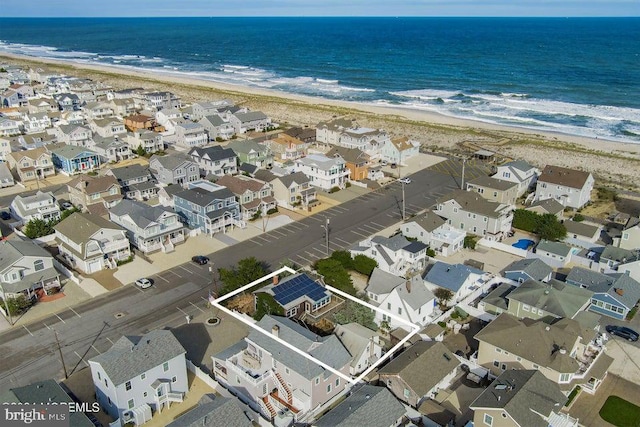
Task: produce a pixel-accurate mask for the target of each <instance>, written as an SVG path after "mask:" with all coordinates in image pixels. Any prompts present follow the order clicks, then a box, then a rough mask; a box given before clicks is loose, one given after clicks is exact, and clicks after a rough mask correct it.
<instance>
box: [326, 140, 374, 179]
mask: <svg viewBox="0 0 640 427" xmlns="http://www.w3.org/2000/svg"><path fill="white" fill-rule="evenodd" d="M326 156H327V157H335V156H339V157H340V158H342V159H344V161H345V163H346V166H347V169H349V172H350V174H349V179H350V180H351V181H362V180H363V179H367V178H368V177H369V155H368V154H365V153H364V152H363V151H361V150H359V149H357V148H345V147H333V148H332V149H331V150H329V152H327V153H326Z"/></svg>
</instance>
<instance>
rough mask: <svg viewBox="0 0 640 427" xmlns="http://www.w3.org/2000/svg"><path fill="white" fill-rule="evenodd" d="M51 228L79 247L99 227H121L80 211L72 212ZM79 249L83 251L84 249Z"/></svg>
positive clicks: (82, 245)
mask: <svg viewBox="0 0 640 427" xmlns="http://www.w3.org/2000/svg"><path fill="white" fill-rule="evenodd" d="M53 228H54V229H55V230H56V231H58V232H59V233H61V234H62V235H64V236H66V237H67V238H69V239H71V240H72V241H73V242H75V243H78V244H80V247H81V248H83V247H84V245H85V244H86V243H87V241H88V240H89V238H90V237H91V236H93V235H94V234H95V233H97V232H98V231H100V230H101V229H108V230H122V227H120V226H119V225H118V224H115V223H113V222H111V221H109V220H108V219H105V218H103V217H101V216H98V215H91V214H88V213H82V212H74V213H73V214H71V215H69V217H67V218H65V219H64V220H62V221H61V222H59V223H58V224H56V225H54V226H53ZM81 250H82V251H83V250H84V249H81Z"/></svg>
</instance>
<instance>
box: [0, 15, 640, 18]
mask: <svg viewBox="0 0 640 427" xmlns="http://www.w3.org/2000/svg"><path fill="white" fill-rule="evenodd" d="M92 18H102V19H132V18H144V19H154V18H209V19H212V18H234V19H235V18H254V19H269V18H364V19H370V18H374V19H375V18H416V19H424V18H430V19H441V18H456V19H473V18H481V19H523V18H526V19H610V18H625V19H629V18H631V19H637V18H640V15H505V16H500V15H262V16H250V15H219V16H216V15H178V16H176V15H151V16H147V15H127V16H98V15H86V16H84V15H83V16H21V15H17V16H3V17H0V19H92Z"/></svg>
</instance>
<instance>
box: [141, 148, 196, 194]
mask: <svg viewBox="0 0 640 427" xmlns="http://www.w3.org/2000/svg"><path fill="white" fill-rule="evenodd" d="M149 169H150V170H151V173H153V176H154V177H155V179H156V180H157V181H158V182H159V183H160V184H163V185H174V184H175V185H180V186H185V185H186V184H187V183H189V182H194V181H197V180H199V179H200V170H199V169H198V165H197V164H196V163H194V162H193V161H191V160H190V158H189V157H188V156H186V155H183V154H174V155H171V156H159V155H155V154H154V155H153V156H151V159H149Z"/></svg>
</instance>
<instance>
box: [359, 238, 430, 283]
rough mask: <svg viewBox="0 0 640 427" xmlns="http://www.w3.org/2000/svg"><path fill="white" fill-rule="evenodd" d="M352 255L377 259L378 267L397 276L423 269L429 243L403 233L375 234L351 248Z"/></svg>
mask: <svg viewBox="0 0 640 427" xmlns="http://www.w3.org/2000/svg"><path fill="white" fill-rule="evenodd" d="M349 252H350V253H351V256H352V257H356V256H357V255H365V256H368V257H369V258H372V259H375V260H376V262H377V263H378V267H379V268H380V269H382V270H384V271H386V272H388V273H391V274H395V275H397V276H405V275H406V274H407V273H409V272H411V271H422V269H423V268H424V267H425V264H426V258H427V245H425V244H424V243H422V242H417V241H416V242H411V241H409V240H407V239H406V238H405V237H404V236H403V235H402V234H396V235H395V236H393V237H383V236H374V237H372V238H370V239H365V240H362V241H360V242H358V243H357V244H356V245H354V246H353V247H351V248H350V249H349Z"/></svg>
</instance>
